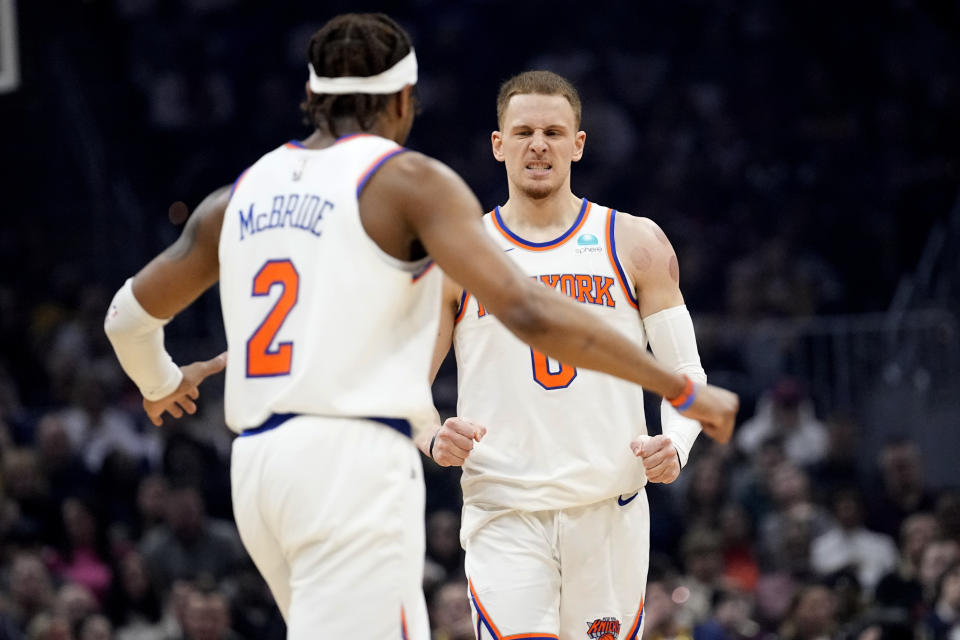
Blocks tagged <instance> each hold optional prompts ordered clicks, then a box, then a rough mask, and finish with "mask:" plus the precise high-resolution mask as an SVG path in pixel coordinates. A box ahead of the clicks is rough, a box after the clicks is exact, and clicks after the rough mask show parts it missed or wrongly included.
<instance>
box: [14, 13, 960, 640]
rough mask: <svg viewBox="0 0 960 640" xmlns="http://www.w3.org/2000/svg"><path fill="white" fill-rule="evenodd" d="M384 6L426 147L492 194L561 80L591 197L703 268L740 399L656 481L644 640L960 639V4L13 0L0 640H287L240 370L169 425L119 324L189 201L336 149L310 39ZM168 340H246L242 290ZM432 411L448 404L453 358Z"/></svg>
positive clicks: (440, 526)
mask: <svg viewBox="0 0 960 640" xmlns="http://www.w3.org/2000/svg"><path fill="white" fill-rule="evenodd" d="M361 10H362V11H385V12H387V13H389V14H390V15H392V16H393V17H394V18H396V19H397V20H398V21H399V22H400V23H401V24H402V25H403V26H404V27H406V28H407V29H408V30H409V31H410V32H411V35H412V37H413V40H414V43H415V46H416V49H417V54H418V57H419V59H420V83H419V85H418V92H419V96H420V99H421V101H422V113H421V114H420V116H419V118H418V120H417V122H416V124H415V125H414V129H413V133H412V136H411V138H410V140H409V141H408V146H410V147H412V148H413V149H416V150H420V151H423V152H425V153H427V154H430V155H432V156H435V157H437V158H439V159H441V160H443V161H444V162H446V163H447V164H449V165H450V166H452V167H453V168H454V169H455V170H456V171H457V172H459V173H460V174H461V175H462V176H464V178H465V179H466V181H467V182H468V183H469V184H470V186H471V187H472V188H473V189H474V190H475V192H476V193H477V195H478V196H479V198H480V200H481V202H482V203H483V205H484V207H486V208H487V209H489V208H492V207H493V206H495V205H497V204H500V203H502V202H503V201H504V200H505V199H506V180H505V175H504V172H503V168H502V166H501V165H500V164H498V163H497V162H495V161H494V160H493V158H492V156H491V153H490V142H489V139H490V132H491V130H493V129H495V128H496V111H495V104H494V101H495V97H496V92H497V89H498V86H499V83H500V82H502V81H503V80H505V79H506V78H508V77H509V76H511V75H512V74H514V73H517V72H519V71H522V70H525V69H530V68H544V69H550V70H553V71H557V72H559V73H561V74H563V75H565V76H567V77H569V78H570V79H571V80H573V81H574V83H575V84H576V85H577V86H578V88H579V90H580V92H581V95H582V97H583V102H584V125H583V128H584V129H585V130H586V132H587V143H586V151H585V155H584V159H583V161H582V162H580V163H579V164H578V165H575V166H574V171H573V190H574V192H575V193H577V194H578V195H584V196H588V197H589V198H590V199H592V200H596V201H599V202H602V203H605V204H610V205H612V206H615V207H617V208H618V209H620V210H622V211H627V212H630V213H632V214H637V215H643V216H648V217H650V218H652V219H653V220H655V221H656V222H657V223H659V224H660V225H661V226H662V228H663V229H664V230H665V231H666V233H667V235H668V236H669V237H670V239H671V240H672V242H673V244H674V247H675V248H676V250H677V254H678V256H679V260H680V271H681V287H682V289H683V293H684V297H685V299H686V303H687V305H688V307H689V308H690V309H691V312H692V314H693V318H694V323H695V326H696V330H697V336H698V342H699V345H700V352H701V355H702V358H703V364H704V367H705V369H706V371H707V373H708V375H709V377H710V380H711V381H712V382H714V383H716V384H719V385H721V386H725V387H728V388H731V389H734V390H736V391H737V392H738V393H740V395H741V399H742V407H741V410H740V415H739V418H738V425H737V430H736V432H735V434H734V440H733V441H732V442H731V444H730V445H727V446H715V445H712V444H711V442H710V441H708V440H707V439H706V437H703V436H701V438H700V439H699V441H698V442H697V444H696V445H695V447H694V450H693V453H692V456H691V460H690V462H689V464H688V465H687V467H686V468H685V469H684V470H683V472H682V473H681V474H680V477H679V479H678V480H677V482H676V483H674V484H672V485H650V486H649V487H648V492H649V496H650V503H651V522H652V531H651V535H652V546H653V553H652V555H651V570H650V579H649V587H648V599H647V610H646V616H647V617H646V629H645V634H644V637H645V638H673V637H676V638H698V639H704V638H706V639H720V638H767V637H782V638H810V639H812V638H828V637H829V638H870V639H877V638H911V637H922V638H948V637H950V638H957V637H960V635H958V634H960V626H958V625H960V614H958V612H960V594H958V589H960V587H957V586H956V584H957V579H956V578H953V579H952V582H951V578H950V576H955V575H956V572H957V564H956V563H957V561H958V560H960V546H958V545H960V325H958V314H960V251H958V247H960V4H958V3H957V2H955V1H952V0H944V1H935V0H877V1H875V2H859V1H854V2H822V1H819V0H815V1H812V2H811V1H807V0H790V1H786V0H785V1H782V2H769V1H766V0H740V1H736V0H676V1H671V2H662V1H655V2H643V3H626V2H623V3H614V2H609V3H604V2H600V3H566V2H554V3H549V4H548V3H536V2H504V1H500V0H489V1H479V0H474V1H470V2H444V1H438V0H413V1H411V2H409V3H405V4H400V3H384V4H381V5H369V4H364V5H362V6H358V5H357V4H355V3H346V2H338V1H328V2H293V1H289V0H277V1H274V2H269V3H268V2H252V1H245V0H113V1H107V0H88V1H83V2H81V1H79V0H59V1H56V2H55V1H52V0H19V1H18V0H0V37H2V42H0V87H2V89H0V90H2V93H0V150H2V161H0V162H2V171H0V184H2V192H0V193H2V201H0V202H2V204H3V219H2V222H0V274H2V275H0V479H2V481H0V640H8V639H21V638H23V639H26V638H29V639H36V640H41V639H42V640H54V639H56V640H64V639H77V640H106V639H109V638H116V639H117V640H138V639H143V640H173V639H181V638H182V639H184V640H186V639H191V640H200V639H203V640H213V639H222V638H250V639H267V640H272V639H276V638H282V637H283V634H284V627H283V623H282V620H281V619H280V616H279V614H278V612H277V611H276V608H275V607H274V606H273V604H272V601H271V599H270V595H269V592H268V591H267V590H266V588H265V586H264V585H263V583H262V582H261V580H260V578H259V576H258V574H257V573H256V571H255V569H254V568H253V566H252V564H251V563H250V561H249V560H248V559H247V557H246V555H245V553H244V551H243V549H242V546H241V545H240V544H239V539H238V537H237V534H236V530H235V528H234V526H233V522H232V520H231V517H232V514H231V506H230V487H229V474H228V464H229V451H230V441H231V435H230V433H229V431H228V430H227V429H226V427H225V426H224V424H223V411H222V406H221V405H222V403H221V395H222V385H223V381H222V376H218V377H217V378H214V379H212V380H210V381H208V382H207V383H206V385H205V387H204V390H203V396H202V398H201V410H200V412H199V413H198V415H197V416H195V417H191V418H189V419H184V420H180V421H177V422H172V421H170V420H169V419H168V420H167V424H166V425H165V426H164V427H162V428H159V429H158V428H154V427H153V426H151V425H150V424H149V421H148V420H147V419H146V416H145V415H144V414H143V412H142V411H141V409H140V406H139V402H140V397H139V395H138V393H137V391H136V388H135V387H133V386H132V385H131V384H130V383H129V382H128V381H127V380H126V378H125V377H124V376H123V375H122V372H121V371H120V370H119V367H118V365H117V363H116V360H115V358H114V356H113V353H112V351H111V350H110V348H109V344H108V343H107V341H106V338H105V336H104V334H103V329H102V323H103V315H104V311H105V309H106V308H107V304H108V302H109V300H110V297H111V296H112V295H113V292H114V291H115V290H116V289H117V288H118V287H119V286H120V285H121V284H122V282H123V281H124V280H125V279H126V278H127V277H128V276H129V275H130V274H132V273H134V272H135V271H136V269H138V268H139V267H140V266H141V265H142V264H143V263H145V261H146V260H148V259H149V258H150V257H152V256H153V255H154V254H156V253H157V252H159V251H160V250H161V249H162V248H163V247H165V246H166V245H168V244H169V243H170V242H172V241H173V240H174V239H175V238H176V237H177V234H178V233H179V229H180V228H181V227H180V226H178V225H175V224H173V222H172V221H171V218H174V219H175V218H176V217H177V214H178V213H185V212H184V211H183V205H178V204H176V203H180V202H182V203H186V205H187V206H188V207H190V208H192V207H194V206H196V205H197V204H198V203H199V201H200V199H201V198H202V197H203V196H204V195H205V194H206V193H208V192H209V191H211V190H212V189H214V188H215V187H218V186H220V185H223V184H228V183H230V182H232V181H233V180H234V179H235V178H236V177H237V175H238V174H239V173H240V172H241V171H242V170H243V169H244V168H246V167H247V166H249V165H250V164H251V163H252V162H253V161H255V160H256V159H257V158H258V157H259V156H260V155H261V154H262V153H264V152H265V151H267V150H269V149H272V148H274V147H276V146H278V145H280V144H282V143H283V142H284V141H286V140H289V139H292V138H302V137H305V136H306V135H307V134H308V130H307V129H306V128H305V127H304V125H303V124H302V123H301V115H300V112H299V110H298V104H299V102H300V100H301V99H302V97H303V92H304V83H305V81H306V64H305V60H306V59H305V50H306V42H307V40H308V38H309V36H310V34H311V33H312V32H313V31H314V30H316V29H317V28H318V27H319V26H320V25H321V24H323V22H324V21H326V20H327V19H328V18H330V17H332V16H333V15H335V14H336V13H340V12H344V11H361ZM181 217H182V216H181ZM464 249H465V250H469V247H465V248H464ZM344 268H349V267H348V265H345V266H344ZM166 335H167V345H168V348H169V350H170V351H171V353H172V354H173V355H174V357H175V358H176V359H177V361H178V362H189V361H192V360H195V359H199V358H208V357H212V356H213V355H215V354H216V353H218V352H219V351H220V350H222V349H223V348H224V345H225V341H224V336H223V329H222V325H221V319H220V308H219V301H218V298H217V294H216V292H215V291H212V292H210V293H209V294H207V295H205V296H204V297H203V298H202V299H201V300H200V301H199V302H198V304H196V305H194V307H192V308H191V309H190V310H188V311H187V312H184V313H183V314H181V315H180V316H179V317H178V318H177V319H176V320H175V321H174V322H173V323H172V324H170V325H168V327H167V329H166ZM434 394H435V399H436V402H437V406H438V408H439V409H440V412H441V414H443V415H453V414H454V413H455V403H456V367H455V363H454V362H453V360H452V356H451V357H450V358H448V361H447V362H446V363H445V364H444V367H443V369H442V370H441V375H440V377H439V379H438V381H437V382H436V384H435V386H434ZM658 402H659V398H652V397H651V398H650V402H649V403H648V411H647V414H648V416H649V417H650V420H651V421H652V423H651V424H650V429H651V431H652V432H655V431H657V429H658V425H657V424H656V423H657V421H658V420H659V418H658V416H659V410H658V408H657V407H658ZM587 427H588V426H587V425H585V428H587ZM424 466H425V470H426V475H427V482H428V486H427V495H428V498H427V500H428V502H427V524H428V550H427V551H428V557H427V560H426V562H427V564H426V572H425V585H424V586H425V589H426V593H427V597H428V601H429V603H430V612H431V618H432V624H433V625H434V627H435V635H434V637H435V638H436V639H437V640H459V639H464V638H472V637H473V631H472V625H471V623H470V620H469V615H470V611H469V608H468V605H467V600H466V595H465V594H466V592H465V587H464V584H465V583H464V578H463V573H462V571H463V570H462V555H461V554H462V552H461V550H460V548H459V543H458V541H457V526H458V519H459V505H460V495H459V485H458V478H459V472H458V471H457V470H455V469H449V468H448V469H440V468H438V467H437V466H436V465H435V464H434V463H432V462H431V461H429V460H426V459H425V460H424ZM838 531H839V532H842V534H841V539H842V540H843V541H844V542H843V543H842V544H839V545H832V546H831V545H828V544H827V543H826V542H825V541H828V540H829V538H828V537H829V536H831V535H833V536H834V537H836V535H837V532H838ZM944 574H949V575H944ZM948 584H952V585H954V586H953V587H952V588H948V586H947V585H948ZM655 596H656V597H655ZM951 628H952V633H953V635H952V636H951V635H949V634H950V633H951V631H950V629H951ZM361 635H362V634H361ZM584 637H586V636H584Z"/></svg>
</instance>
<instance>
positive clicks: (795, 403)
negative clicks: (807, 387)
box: [735, 378, 828, 466]
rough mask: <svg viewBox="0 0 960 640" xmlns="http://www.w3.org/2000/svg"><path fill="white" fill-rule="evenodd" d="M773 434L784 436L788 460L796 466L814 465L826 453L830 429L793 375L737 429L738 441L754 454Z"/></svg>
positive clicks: (766, 396)
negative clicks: (792, 377)
mask: <svg viewBox="0 0 960 640" xmlns="http://www.w3.org/2000/svg"><path fill="white" fill-rule="evenodd" d="M771 437H779V438H782V439H783V447H784V452H785V453H786V455H787V459H789V460H790V461H791V462H793V463H794V464H797V465H801V466H803V465H811V464H814V463H816V462H819V461H820V460H822V459H823V457H824V456H825V455H826V452H827V442H828V437H827V428H826V426H824V424H823V423H822V422H820V421H819V420H817V418H816V416H815V415H814V411H813V401H812V400H811V399H810V397H809V396H808V395H807V394H806V393H805V392H804V391H803V389H802V387H801V385H800V383H799V382H798V381H796V380H793V379H791V378H783V379H781V380H779V381H778V382H777V383H776V384H775V385H774V386H773V388H772V389H771V390H770V391H768V392H767V393H766V394H764V395H763V396H762V397H761V398H760V400H759V402H757V410H756V413H755V414H754V416H753V417H752V418H750V419H749V420H747V421H746V422H744V423H743V424H742V425H741V426H740V428H739V429H738V430H737V433H736V436H735V442H736V444H737V446H738V447H739V448H740V449H741V450H742V451H743V452H744V453H746V454H747V455H749V456H753V455H754V454H755V453H756V452H757V450H758V449H759V448H760V445H761V444H762V443H763V442H764V441H766V440H768V439H769V438H771Z"/></svg>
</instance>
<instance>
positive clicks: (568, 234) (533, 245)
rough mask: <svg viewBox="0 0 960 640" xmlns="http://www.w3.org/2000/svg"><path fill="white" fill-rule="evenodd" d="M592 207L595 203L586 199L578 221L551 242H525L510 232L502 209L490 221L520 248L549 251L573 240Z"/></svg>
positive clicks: (498, 208)
mask: <svg viewBox="0 0 960 640" xmlns="http://www.w3.org/2000/svg"><path fill="white" fill-rule="evenodd" d="M592 207H593V203H592V202H590V201H589V200H587V199H586V198H584V199H583V205H582V206H581V207H580V213H579V215H578V216H577V219H576V220H574V221H573V225H572V226H571V227H570V228H569V229H567V230H566V231H564V232H563V234H562V235H561V236H560V237H558V238H554V239H553V240H550V241H549V242H530V241H529V240H524V239H523V238H521V237H520V236H518V235H517V234H515V233H514V232H512V231H510V229H509V228H507V225H506V223H505V222H504V221H503V219H502V218H501V217H500V207H496V208H495V209H494V210H493V211H492V212H491V213H492V214H493V215H491V216H490V219H491V220H492V221H493V226H494V228H496V230H497V231H499V232H500V233H501V234H502V235H503V237H504V238H506V239H507V240H509V241H510V242H511V243H513V244H515V245H517V246H518V247H522V248H524V249H528V250H529V251H548V250H549V249H555V248H556V247H559V246H560V245H562V244H563V243H565V242H566V241H567V240H569V239H570V238H572V237H573V236H574V235H575V234H576V233H577V231H579V229H580V227H582V226H583V223H585V222H586V221H587V216H589V215H590V209H591V208H592Z"/></svg>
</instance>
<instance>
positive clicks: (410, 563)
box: [230, 416, 430, 640]
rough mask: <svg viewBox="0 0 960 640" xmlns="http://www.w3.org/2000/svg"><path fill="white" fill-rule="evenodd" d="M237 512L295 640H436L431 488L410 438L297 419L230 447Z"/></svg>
mask: <svg viewBox="0 0 960 640" xmlns="http://www.w3.org/2000/svg"><path fill="white" fill-rule="evenodd" d="M230 476H231V481H232V485H233V487H232V492H233V509H234V516H235V518H236V521H237V527H238V528H239V530H240V537H241V538H242V540H243V544H244V546H246V548H247V551H248V552H249V553H250V556H251V557H252V558H253V561H254V563H255V564H256V566H257V568H258V569H259V570H260V573H261V574H262V575H263V577H264V578H265V579H266V581H267V584H268V585H269V587H270V590H271V591H272V592H273V595H274V597H275V599H276V601H277V605H278V606H279V607H280V611H281V613H282V614H283V617H284V619H285V620H286V622H287V629H288V632H287V633H288V635H287V638H288V639H290V640H307V639H310V640H314V639H316V638H356V639H361V638H364V639H365V638H369V639H371V640H373V639H376V640H382V639H384V638H396V639H398V640H400V639H404V640H428V639H429V637H430V627H429V624H428V622H427V610H426V605H425V603H424V598H423V590H422V580H423V557H424V485H423V469H422V467H421V464H420V455H419V453H418V452H417V449H416V447H415V446H414V445H413V444H412V442H411V441H410V438H408V437H406V436H404V435H402V434H401V433H399V432H398V431H395V430H394V429H392V428H390V427H387V426H384V425H383V424H379V423H376V422H372V421H368V420H360V419H341V418H322V417H316V416H296V417H293V418H290V419H288V420H286V421H285V422H283V423H282V424H280V425H279V426H277V427H276V428H272V429H270V430H269V431H264V432H262V433H256V434H255V435H249V436H240V437H238V438H236V440H234V443H233V455H232V460H231V465H230Z"/></svg>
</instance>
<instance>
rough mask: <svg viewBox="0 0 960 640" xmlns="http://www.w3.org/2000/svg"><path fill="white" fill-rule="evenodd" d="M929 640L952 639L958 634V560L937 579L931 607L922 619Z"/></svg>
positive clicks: (959, 588)
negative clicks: (934, 596) (935, 592)
mask: <svg viewBox="0 0 960 640" xmlns="http://www.w3.org/2000/svg"><path fill="white" fill-rule="evenodd" d="M922 629H923V632H924V633H923V636H924V638H928V639H929V640H954V639H955V638H957V637H958V636H960V561H956V560H955V561H954V562H953V564H951V565H950V566H949V567H947V569H946V570H945V571H944V572H943V574H942V575H941V576H940V580H938V581H937V594H936V598H935V599H934V601H933V607H932V609H931V610H930V613H929V614H927V617H926V618H924V620H923V625H922Z"/></svg>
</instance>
